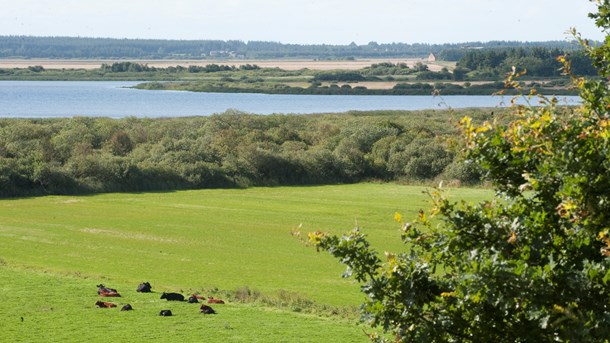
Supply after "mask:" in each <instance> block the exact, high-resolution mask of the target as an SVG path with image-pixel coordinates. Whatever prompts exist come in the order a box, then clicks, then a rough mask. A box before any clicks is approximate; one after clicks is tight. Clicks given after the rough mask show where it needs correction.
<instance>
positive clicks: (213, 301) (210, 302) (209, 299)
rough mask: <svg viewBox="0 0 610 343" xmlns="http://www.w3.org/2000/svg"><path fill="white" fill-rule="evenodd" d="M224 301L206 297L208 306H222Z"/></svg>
mask: <svg viewBox="0 0 610 343" xmlns="http://www.w3.org/2000/svg"><path fill="white" fill-rule="evenodd" d="M224 303H225V302H224V300H221V299H214V298H212V297H208V304H224Z"/></svg>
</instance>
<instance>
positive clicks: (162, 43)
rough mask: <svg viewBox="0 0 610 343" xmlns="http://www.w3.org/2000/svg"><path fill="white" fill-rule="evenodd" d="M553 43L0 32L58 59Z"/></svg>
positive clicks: (354, 53) (4, 49)
mask: <svg viewBox="0 0 610 343" xmlns="http://www.w3.org/2000/svg"><path fill="white" fill-rule="evenodd" d="M470 46H476V47H484V48H493V47H518V46H551V47H557V48H565V49H567V48H569V43H567V42H563V41H549V42H518V41H493V42H484V43H483V42H470V43H459V44H457V43H456V44H422V43H415V44H406V43H377V42H369V43H368V44H361V45H358V44H355V43H351V44H347V45H332V44H309V45H301V44H283V43H278V42H265V41H248V42H244V41H240V40H229V41H222V40H161V39H112V38H86V37H32V36H0V58H59V59H73V58H81V59H96V58H97V59H121V58H132V59H172V58H174V59H175V58H189V59H205V58H231V57H244V58H320V59H346V58H373V57H377V58H388V57H402V58H405V57H426V56H428V54H430V53H435V54H440V53H441V52H442V51H444V50H452V51H460V50H462V49H463V48H464V47H470Z"/></svg>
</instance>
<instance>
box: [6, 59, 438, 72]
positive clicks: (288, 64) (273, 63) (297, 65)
mask: <svg viewBox="0 0 610 343" xmlns="http://www.w3.org/2000/svg"><path fill="white" fill-rule="evenodd" d="M124 61H130V62H137V63H142V64H147V65H149V66H151V67H161V68H167V67H170V66H178V65H181V66H185V67H186V66H189V65H196V66H205V65H208V64H224V65H233V66H236V67H239V66H240V65H243V64H256V65H258V66H259V67H263V68H276V67H277V68H280V69H284V70H299V69H303V68H308V69H312V70H333V69H346V70H355V69H361V68H364V67H368V66H370V65H371V64H375V63H381V62H391V63H407V65H409V66H412V65H414V64H415V63H417V62H422V63H424V64H428V68H429V69H430V70H432V71H439V70H441V69H442V67H443V65H440V64H436V63H429V62H427V61H426V60H422V59H413V58H411V59H399V58H390V59H362V60H354V61H316V60H120V61H119V60H52V59H28V60H17V59H0V68H27V67H29V66H37V65H39V66H43V67H44V68H45V69H95V68H99V67H100V66H101V65H102V64H103V63H106V64H112V63H114V62H124Z"/></svg>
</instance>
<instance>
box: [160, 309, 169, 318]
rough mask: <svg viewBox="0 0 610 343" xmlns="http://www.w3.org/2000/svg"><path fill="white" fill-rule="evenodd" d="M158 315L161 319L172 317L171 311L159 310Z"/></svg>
mask: <svg viewBox="0 0 610 343" xmlns="http://www.w3.org/2000/svg"><path fill="white" fill-rule="evenodd" d="M159 315H160V316H162V317H170V316H171V315H172V310H161V312H159Z"/></svg>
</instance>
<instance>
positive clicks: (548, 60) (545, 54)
mask: <svg viewBox="0 0 610 343" xmlns="http://www.w3.org/2000/svg"><path fill="white" fill-rule="evenodd" d="M564 55H565V56H568V59H569V61H570V63H571V65H572V72H573V73H574V74H576V75H587V76H592V75H597V70H596V69H595V68H594V67H593V65H592V63H591V59H590V58H589V57H588V56H587V55H586V53H585V51H584V50H582V49H578V50H576V49H570V50H561V49H558V48H544V47H531V48H524V47H519V48H504V49H481V50H470V51H468V52H466V53H465V54H464V55H463V56H462V57H461V58H460V59H459V61H458V62H457V69H465V71H472V72H474V73H471V77H472V78H481V77H491V78H497V77H498V75H506V74H507V73H509V72H510V71H511V70H512V68H513V67H516V68H517V69H519V70H523V69H525V70H527V76H539V77H558V76H561V75H562V64H561V63H560V62H559V61H557V57H559V56H564Z"/></svg>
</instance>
